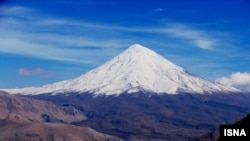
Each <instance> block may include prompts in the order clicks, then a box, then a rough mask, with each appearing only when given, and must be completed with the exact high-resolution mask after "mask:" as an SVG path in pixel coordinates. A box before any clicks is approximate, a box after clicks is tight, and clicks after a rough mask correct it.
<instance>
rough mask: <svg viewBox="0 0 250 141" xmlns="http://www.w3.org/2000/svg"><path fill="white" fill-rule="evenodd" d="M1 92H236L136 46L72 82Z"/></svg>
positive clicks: (34, 93) (97, 93)
mask: <svg viewBox="0 0 250 141" xmlns="http://www.w3.org/2000/svg"><path fill="white" fill-rule="evenodd" d="M5 91H7V92H9V93H11V94H25V95H29V94H30V95H38V94H45V93H52V94H59V93H67V92H80V93H84V92H89V93H93V94H95V95H119V94H121V93H124V92H127V93H133V92H137V91H149V92H153V93H159V94H161V93H167V94H178V93H183V92H185V93H197V94H205V93H216V92H239V90H238V89H236V88H233V87H230V86H224V85H221V84H217V83H212V82H210V81H207V80H205V79H202V78H200V77H198V76H196V75H193V74H191V73H189V72H187V71H185V70H184V69H183V68H181V67H179V66H177V65H175V64H173V63H171V62H170V61H168V60H167V59H165V58H163V57H162V56H160V55H158V54H157V53H156V52H154V51H152V50H150V49H148V48H146V47H143V46H141V45H139V44H134V45H132V46H130V47H129V48H128V49H127V50H125V51H124V52H122V53H121V54H119V55H118V56H116V57H114V58H113V59H112V60H110V61H108V62H106V63H105V64H103V65H101V66H99V67H98V68H96V69H93V70H91V71H89V72H87V73H86V74H83V75H81V76H79V77H77V78H75V79H70V80H65V81H60V82H56V83H53V84H48V85H44V86H41V87H28V88H21V89H5Z"/></svg>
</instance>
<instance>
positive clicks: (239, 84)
mask: <svg viewBox="0 0 250 141" xmlns="http://www.w3.org/2000/svg"><path fill="white" fill-rule="evenodd" d="M215 82H218V83H221V84H224V85H230V86H234V87H236V88H239V89H242V90H245V91H248V92H250V73H247V72H236V73H233V74H231V76H229V77H221V78H218V79H216V80H215Z"/></svg>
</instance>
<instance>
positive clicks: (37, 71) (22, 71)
mask: <svg viewBox="0 0 250 141" xmlns="http://www.w3.org/2000/svg"><path fill="white" fill-rule="evenodd" d="M17 72H18V74H19V75H23V76H42V77H49V76H52V73H50V72H47V71H45V70H44V69H43V68H41V67H36V68H32V69H27V68H19V69H18V71H17Z"/></svg>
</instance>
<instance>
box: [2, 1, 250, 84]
mask: <svg viewBox="0 0 250 141" xmlns="http://www.w3.org/2000/svg"><path fill="white" fill-rule="evenodd" d="M249 13H250V1H249V0H237V1H228V0H220V1H218V0H205V1H199V0H191V1H184V0H155V1H149V0H148V1H139V0H138V1H121V0H109V1H104V0H84V1H81V0H53V1H51V0H50V1H49V0H43V1H31V0H5V1H0V25H1V26H0V78H1V80H2V81H0V88H14V87H26V86H39V85H43V84H47V83H52V82H56V81H60V80H64V79H70V78H74V77H77V76H79V75H81V74H83V73H85V72H87V71H89V70H91V69H93V68H95V67H97V66H99V65H101V64H102V63H104V62H106V61H108V60H110V59H111V58H113V57H114V56H116V55H117V54H119V53H120V52H122V51H123V50H125V49H126V48H128V47H129V46H130V45H132V44H135V43H139V44H141V45H143V46H146V47H148V48H150V49H152V50H154V51H156V52H157V53H159V54H160V55H162V56H164V57H165V58H167V59H168V60H170V61H172V62H173V63H175V64H177V65H179V66H181V67H183V68H184V69H186V70H188V71H190V72H192V73H195V74H197V75H199V76H201V77H203V78H206V79H208V80H211V81H215V80H217V81H220V80H222V78H223V81H220V82H225V83H226V82H227V84H229V83H230V84H234V83H233V82H235V81H239V80H240V83H241V84H243V85H244V86H245V85H250V65H249V62H250V55H249V54H250V40H249V36H250V14H249ZM236 73H237V75H234V74H236ZM233 76H237V77H236V78H234V77H233ZM248 77H249V78H248ZM246 78H247V79H246ZM226 80H227V81H226ZM235 83H236V82H235ZM237 83H238V82H237Z"/></svg>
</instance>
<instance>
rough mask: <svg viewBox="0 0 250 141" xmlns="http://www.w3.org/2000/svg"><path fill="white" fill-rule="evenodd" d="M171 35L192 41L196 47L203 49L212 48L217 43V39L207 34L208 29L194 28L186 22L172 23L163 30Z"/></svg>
mask: <svg viewBox="0 0 250 141" xmlns="http://www.w3.org/2000/svg"><path fill="white" fill-rule="evenodd" d="M161 31H162V32H164V33H166V34H167V35H169V36H174V37H177V38H181V39H185V40H189V41H191V42H192V43H193V44H195V46H196V47H199V48H201V49H212V48H213V47H214V45H215V44H216V40H215V39H214V38H212V37H210V36H211V34H210V36H209V35H207V32H206V31H203V30H199V29H195V28H192V27H190V26H187V25H184V24H172V25H170V26H168V27H167V28H165V29H164V30H161Z"/></svg>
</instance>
